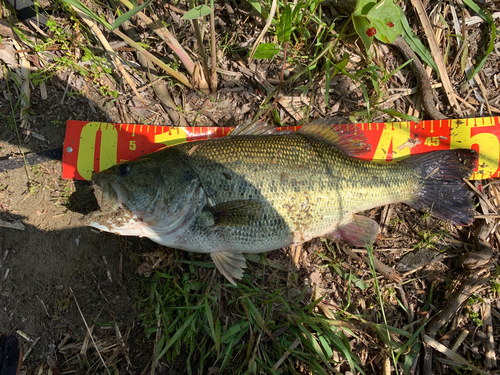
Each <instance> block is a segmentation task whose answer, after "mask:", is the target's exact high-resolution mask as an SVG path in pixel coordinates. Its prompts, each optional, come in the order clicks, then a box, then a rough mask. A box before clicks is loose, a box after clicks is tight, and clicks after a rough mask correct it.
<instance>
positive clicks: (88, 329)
mask: <svg viewBox="0 0 500 375" xmlns="http://www.w3.org/2000/svg"><path fill="white" fill-rule="evenodd" d="M75 9H76V8H75ZM69 290H70V292H71V294H72V296H73V299H74V300H75V303H76V307H77V308H78V312H79V313H80V316H81V317H82V320H83V323H84V324H85V328H86V329H87V332H88V333H89V335H90V339H91V340H92V344H93V345H94V348H95V350H96V351H97V354H98V355H99V358H100V359H101V362H102V365H103V366H104V368H105V369H106V372H107V373H108V374H109V375H111V373H110V372H109V370H108V368H107V367H106V362H105V361H104V358H102V355H101V352H100V351H99V348H98V347H97V344H96V342H95V340H94V336H92V332H91V331H90V328H89V326H88V324H87V321H86V320H85V317H84V316H83V313H82V310H81V309H80V305H79V304H78V301H77V299H76V296H75V293H74V292H73V289H72V288H71V287H69Z"/></svg>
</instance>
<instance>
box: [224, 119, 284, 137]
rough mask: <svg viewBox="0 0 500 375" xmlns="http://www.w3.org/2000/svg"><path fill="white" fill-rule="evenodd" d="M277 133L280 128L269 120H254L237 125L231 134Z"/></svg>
mask: <svg viewBox="0 0 500 375" xmlns="http://www.w3.org/2000/svg"><path fill="white" fill-rule="evenodd" d="M276 133H279V131H278V129H276V128H275V127H274V126H272V125H269V124H268V123H267V122H259V121H254V122H244V123H243V124H239V125H237V126H236V127H235V128H234V129H233V131H232V132H231V133H230V134H229V135H230V136H234V135H270V134H276Z"/></svg>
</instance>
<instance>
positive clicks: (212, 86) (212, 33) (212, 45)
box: [210, 11, 217, 92]
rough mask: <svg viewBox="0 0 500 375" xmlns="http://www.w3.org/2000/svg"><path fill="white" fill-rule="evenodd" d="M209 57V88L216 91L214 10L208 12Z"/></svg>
mask: <svg viewBox="0 0 500 375" xmlns="http://www.w3.org/2000/svg"><path fill="white" fill-rule="evenodd" d="M210 42H211V43H210V48H211V50H210V55H211V56H210V57H211V59H212V66H211V67H210V68H211V72H210V89H211V90H212V92H216V91H217V44H216V41H215V18H214V12H213V11H212V13H210Z"/></svg>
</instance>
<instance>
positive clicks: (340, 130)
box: [297, 119, 371, 157]
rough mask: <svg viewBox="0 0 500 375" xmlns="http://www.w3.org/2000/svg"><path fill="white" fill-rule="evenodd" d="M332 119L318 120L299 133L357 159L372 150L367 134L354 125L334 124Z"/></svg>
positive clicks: (304, 127) (301, 129)
mask: <svg viewBox="0 0 500 375" xmlns="http://www.w3.org/2000/svg"><path fill="white" fill-rule="evenodd" d="M332 122H333V121H332V120H331V119H316V120H314V121H312V122H311V123H309V124H308V125H305V126H303V127H302V128H300V129H299V130H298V131H297V133H298V134H301V135H303V136H306V137H311V138H315V139H318V140H321V141H323V142H328V143H330V144H332V145H334V146H335V147H337V148H339V149H340V150H342V151H343V152H344V153H346V154H347V155H349V156H353V157H357V156H361V155H364V154H366V153H367V152H369V151H370V150H371V145H370V144H369V143H368V139H367V138H366V135H365V133H363V132H362V131H361V130H359V129H358V128H357V127H356V125H354V124H346V125H338V124H333V123H332Z"/></svg>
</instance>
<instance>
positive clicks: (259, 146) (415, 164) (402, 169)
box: [89, 119, 478, 285]
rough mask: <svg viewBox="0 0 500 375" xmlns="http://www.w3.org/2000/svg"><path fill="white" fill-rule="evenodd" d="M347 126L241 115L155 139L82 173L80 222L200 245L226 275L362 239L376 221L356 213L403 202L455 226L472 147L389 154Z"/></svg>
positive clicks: (467, 220)
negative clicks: (87, 202)
mask: <svg viewBox="0 0 500 375" xmlns="http://www.w3.org/2000/svg"><path fill="white" fill-rule="evenodd" d="M370 147H371V146H370V144H369V142H368V140H367V138H366V136H365V134H364V133H363V132H362V131H360V130H359V129H358V128H357V127H356V125H335V124H333V122H332V120H331V119H317V120H314V121H312V122H311V123H310V124H308V125H305V126H303V127H302V128H300V129H299V130H298V131H296V132H279V131H276V130H273V129H271V128H270V127H269V126H266V125H255V124H243V125H240V126H238V127H236V128H235V129H234V130H233V132H232V133H231V134H230V135H229V136H227V137H223V138H218V139H209V140H201V141H195V142H189V143H183V144H180V145H176V146H172V147H167V148H163V149H161V150H159V151H156V152H154V153H152V154H149V155H145V156H143V157H140V158H139V159H137V160H135V161H127V162H124V163H121V164H117V165H114V166H112V167H111V168H109V169H107V170H104V171H102V172H99V173H96V174H94V175H93V176H92V182H93V184H94V187H95V190H96V198H97V200H98V202H99V204H100V207H101V211H98V212H97V213H96V214H94V216H93V217H92V218H90V221H89V225H90V226H92V227H94V228H97V229H100V230H102V231H106V232H112V233H116V234H119V235H125V236H139V237H148V238H150V239H151V240H152V241H154V242H156V243H158V244H161V245H164V246H167V247H170V248H176V249H181V250H186V251H191V252H197V253H208V254H210V256H211V258H212V260H213V262H214V263H215V265H216V267H217V269H218V270H219V271H220V272H221V273H222V274H223V275H224V276H225V277H226V278H227V279H228V280H229V282H231V283H232V284H234V285H236V282H235V279H241V278H242V277H243V273H244V269H245V268H246V260H245V257H244V255H243V254H245V253H263V252H268V251H272V250H276V249H280V248H283V247H287V246H293V245H299V244H302V243H304V242H307V241H309V240H311V239H313V238H316V237H324V238H329V239H335V240H344V241H346V242H348V243H350V244H351V245H354V246H370V245H372V244H373V243H374V242H375V239H376V237H377V235H378V233H379V225H378V224H377V222H376V221H374V220H372V219H370V218H368V217H366V216H363V215H361V214H360V213H361V212H363V211H366V210H369V209H372V208H375V207H379V206H383V205H387V204H392V203H400V202H402V203H405V204H407V205H409V206H411V207H413V208H415V209H418V210H422V211H426V212H430V213H431V214H432V215H433V216H435V217H437V218H439V219H442V220H445V221H447V222H450V223H452V224H455V225H458V226H465V225H470V224H471V223H472V221H473V220H474V211H475V210H474V205H473V193H472V192H470V191H469V190H468V189H467V188H466V187H465V185H464V181H463V179H465V178H469V177H470V176H471V174H472V172H473V170H474V168H475V167H476V166H477V161H478V154H477V153H476V152H475V151H474V150H469V149H454V150H446V151H433V152H430V153H426V154H421V155H416V156H411V157H409V158H407V159H404V160H401V161H394V162H377V161H366V160H362V159H360V156H362V155H363V154H365V153H367V152H369V151H370Z"/></svg>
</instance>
